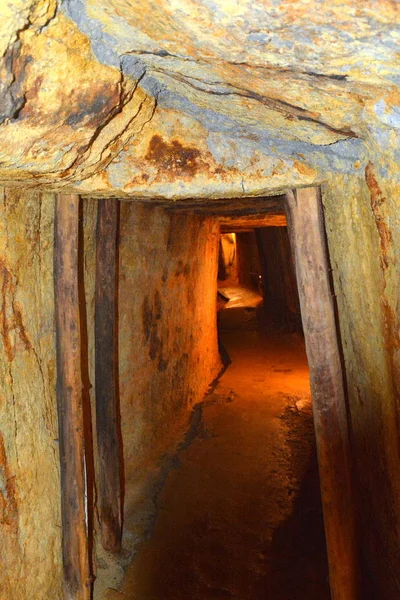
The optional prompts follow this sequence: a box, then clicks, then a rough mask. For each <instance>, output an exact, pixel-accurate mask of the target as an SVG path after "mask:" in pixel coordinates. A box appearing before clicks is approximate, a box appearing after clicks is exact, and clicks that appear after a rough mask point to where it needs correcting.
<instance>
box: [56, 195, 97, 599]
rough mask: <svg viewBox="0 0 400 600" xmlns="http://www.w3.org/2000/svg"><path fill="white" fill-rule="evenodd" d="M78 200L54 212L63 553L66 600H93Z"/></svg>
mask: <svg viewBox="0 0 400 600" xmlns="http://www.w3.org/2000/svg"><path fill="white" fill-rule="evenodd" d="M78 213H79V196H76V195H73V194H69V195H63V194H59V195H58V196H57V200H56V209H55V232H54V294H55V323H56V349H57V409H58V425H59V450H60V470H61V515H62V551H63V564H64V578H65V597H66V599H67V600H72V599H73V600H89V599H90V596H91V589H90V588H91V578H90V564H89V549H88V536H87V525H86V511H85V505H86V501H85V492H86V476H85V457H84V452H85V448H84V426H83V425H84V424H83V409H82V376H81V343H80V322H79V294H78Z"/></svg>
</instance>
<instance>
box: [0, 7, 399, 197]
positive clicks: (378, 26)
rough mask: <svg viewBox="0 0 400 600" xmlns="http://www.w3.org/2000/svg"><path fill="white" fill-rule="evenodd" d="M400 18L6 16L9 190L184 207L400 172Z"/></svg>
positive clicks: (68, 10)
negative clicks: (363, 172)
mask: <svg viewBox="0 0 400 600" xmlns="http://www.w3.org/2000/svg"><path fill="white" fill-rule="evenodd" d="M399 7H400V3H398V2H397V0H379V1H376V0H354V1H350V0H268V1H267V0H258V1H254V0H64V1H63V2H57V1H56V0H0V56H2V62H1V67H0V69H1V80H0V181H1V182H3V183H13V184H19V185H24V186H41V187H49V188H52V189H65V190H68V191H77V192H79V193H81V194H88V195H103V196H107V195H108V196H110V195H111V196H120V197H139V198H140V197H141V198H145V197H148V198H151V197H159V198H167V199H174V200H176V199H179V198H183V199H184V198H190V197H198V198H219V197H220V198H222V197H232V198H233V197H238V196H240V195H242V196H244V195H247V196H252V195H253V196H262V195H265V194H276V193H279V191H282V190H283V189H285V187H287V186H288V185H291V186H301V185H310V184H314V183H320V182H322V181H323V180H324V178H325V177H326V174H327V173H328V172H329V173H331V174H332V173H333V174H334V173H335V172H338V173H342V174H343V173H345V174H346V173H353V172H357V170H360V169H365V166H366V164H367V163H368V162H369V161H371V160H373V162H380V168H381V170H383V171H384V170H385V169H386V170H391V169H393V171H396V170H397V171H398V167H396V165H397V163H398V161H399V156H398V155H397V154H396V153H397V152H398V150H397V148H398V146H399V144H398V141H399V140H398V130H399V127H400V93H399V83H400V60H399V48H400V46H399V40H400V9H399ZM382 155H384V156H385V159H384V160H383V161H382V159H381V157H382ZM378 156H379V157H380V158H379V159H378Z"/></svg>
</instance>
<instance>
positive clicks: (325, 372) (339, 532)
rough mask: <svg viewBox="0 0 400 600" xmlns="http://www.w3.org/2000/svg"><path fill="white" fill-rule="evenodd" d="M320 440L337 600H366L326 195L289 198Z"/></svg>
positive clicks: (315, 192)
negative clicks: (325, 217) (326, 225)
mask: <svg viewBox="0 0 400 600" xmlns="http://www.w3.org/2000/svg"><path fill="white" fill-rule="evenodd" d="M286 211H287V220H288V229H289V235H290V240H291V245H292V252H293V256H294V260H295V268H296V276H297V284H298V290H299V298H300V306H301V314H302V321H303V327H304V335H305V341H306V350H307V357H308V364H309V368H310V381H311V393H312V401H313V413H314V426H315V433H316V441H317V451H318V462H319V471H320V481H321V494H322V505H323V511H324V522H325V533H326V542H327V551H328V562H329V574H330V584H331V593H332V600H355V599H357V598H360V589H359V565H358V549H357V540H356V531H355V530H356V527H355V508H354V502H353V494H352V477H351V457H350V446H349V434H348V422H347V414H346V402H345V392H344V381H343V372H342V366H341V360H340V353H339V344H338V332H337V330H336V322H335V311H334V304H333V299H332V290H331V284H330V278H329V259H328V250H327V246H326V241H325V228H324V221H323V213H322V202H321V197H320V191H319V189H317V188H306V189H299V190H297V191H293V192H292V191H290V192H288V193H287V195H286Z"/></svg>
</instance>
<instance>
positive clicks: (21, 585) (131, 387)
mask: <svg viewBox="0 0 400 600" xmlns="http://www.w3.org/2000/svg"><path fill="white" fill-rule="evenodd" d="M82 212H83V214H82V236H81V241H82V242H84V248H83V245H82V247H81V261H82V264H81V269H80V273H79V276H80V281H81V291H82V297H81V298H82V306H81V309H82V316H83V319H82V325H83V328H82V336H83V338H84V339H83V348H87V354H86V352H85V354H84V356H83V383H84V397H85V398H87V399H88V395H89V393H90V395H91V399H92V402H94V398H95V390H94V366H93V358H94V349H93V317H94V302H93V299H94V267H95V263H94V254H95V224H96V201H88V202H86V204H85V206H84V209H83V211H82ZM121 218H122V226H121V243H120V285H119V299H120V302H119V324H120V339H119V341H120V347H119V356H120V398H121V413H122V432H123V441H124V464H125V506H126V527H127V528H128V529H129V528H131V530H132V531H134V532H135V534H136V535H140V534H142V533H143V532H144V530H146V529H147V528H148V525H149V521H148V519H149V517H151V516H152V510H153V509H154V504H153V502H154V496H155V493H156V491H157V485H160V481H161V480H162V470H163V468H166V467H168V466H169V467H170V466H171V465H170V463H168V462H166V457H167V456H168V455H172V454H173V453H174V451H175V449H176V447H177V445H178V444H179V443H180V442H181V441H182V440H183V438H184V434H185V432H186V430H187V428H188V425H189V422H190V415H191V411H192V408H193V405H194V404H196V403H197V402H199V401H201V399H202V398H203V396H204V394H205V392H206V391H207V388H208V386H209V384H210V383H211V382H212V380H213V379H214V378H215V376H216V375H217V374H218V372H219V370H220V361H219V355H218V349H217V336H216V307H215V304H216V281H217V258H218V255H217V250H218V233H219V231H218V224H217V222H216V221H215V220H214V219H212V218H203V217H192V216H190V215H181V214H174V215H173V214H171V213H168V212H166V211H163V210H161V209H152V208H146V207H142V206H139V205H128V204H124V205H123V206H122V209H121ZM53 223H54V195H53V194H43V193H40V192H33V191H29V192H26V191H23V190H21V189H19V190H16V189H13V190H11V189H5V190H4V189H1V191H0V231H1V235H0V264H1V269H2V274H1V275H2V287H1V300H0V302H1V309H0V368H1V376H0V544H1V548H2V551H1V554H0V565H1V572H2V577H1V580H0V599H1V600H8V599H10V598H12V600H28V599H29V600H30V599H31V598H34V599H35V600H50V599H52V600H53V599H54V600H58V599H60V600H61V599H62V598H63V594H62V556H61V518H60V483H59V456H58V445H57V442H58V429H57V414H56V398H55V378H56V372H55V364H56V363H55V340H54V295H53ZM83 249H84V250H85V252H83ZM84 274H85V278H84V281H83V275H84ZM83 283H84V284H85V289H83ZM85 295H86V305H85ZM160 477H161V479H160ZM143 519H145V521H146V522H145V523H144V524H143ZM146 519H147V520H146ZM142 525H143V527H142V528H141V526H142ZM95 563H96V561H95ZM97 575H98V576H99V578H100V579H101V577H100V575H101V573H100V570H98V571H97ZM98 597H100V596H98Z"/></svg>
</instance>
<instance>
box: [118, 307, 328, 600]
mask: <svg viewBox="0 0 400 600" xmlns="http://www.w3.org/2000/svg"><path fill="white" fill-rule="evenodd" d="M223 313H224V315H223V318H222V329H223V330H224V329H225V331H223V333H222V340H223V343H224V345H225V346H226V348H227V350H228V353H229V355H230V357H231V360H232V364H231V365H230V366H229V367H228V369H227V370H226V372H225V373H224V375H223V376H222V377H221V379H220V381H219V383H218V385H217V387H216V389H215V390H214V392H213V393H212V394H210V395H209V396H208V397H207V398H206V399H205V402H204V404H203V407H202V415H201V421H200V423H199V425H198V428H197V431H196V435H195V437H194V439H193V440H192V442H191V444H190V445H189V446H188V447H187V448H186V449H185V450H183V451H182V452H181V453H180V455H179V458H178V464H177V466H176V468H175V469H173V470H172V471H171V472H170V473H169V475H168V478H167V482H166V485H165V487H164V489H163V491H162V492H161V494H160V496H159V500H158V510H157V518H156V523H155V528H154V531H153V535H152V537H151V539H150V540H149V541H147V542H146V543H145V544H144V545H143V546H142V548H141V549H140V550H139V553H138V555H137V556H136V558H135V559H134V562H133V564H132V566H131V567H130V568H129V569H128V572H127V575H126V579H125V584H124V588H123V590H122V593H123V594H124V595H123V597H127V598H129V599H132V600H133V599H134V600H206V599H212V600H217V599H220V598H235V599H237V600H311V599H312V600H329V598H330V595H329V585H328V579H327V564H326V554H325V546H324V532H323V522H322V513H321V506H320V496H319V482H318V471H317V463H316V456H315V441H314V432H313V422H312V412H311V399H310V390H309V380H308V366H307V360H306V355H305V350H304V341H303V339H302V337H301V335H300V334H298V333H296V334H288V333H282V332H277V331H274V330H268V331H267V332H264V333H262V332H261V331H259V330H258V328H257V326H256V309H255V308H250V309H249V308H248V309H243V308H241V309H240V308H235V309H231V310H230V311H228V310H226V311H225V310H224V311H223ZM224 322H225V327H224ZM118 597H119V596H118Z"/></svg>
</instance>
